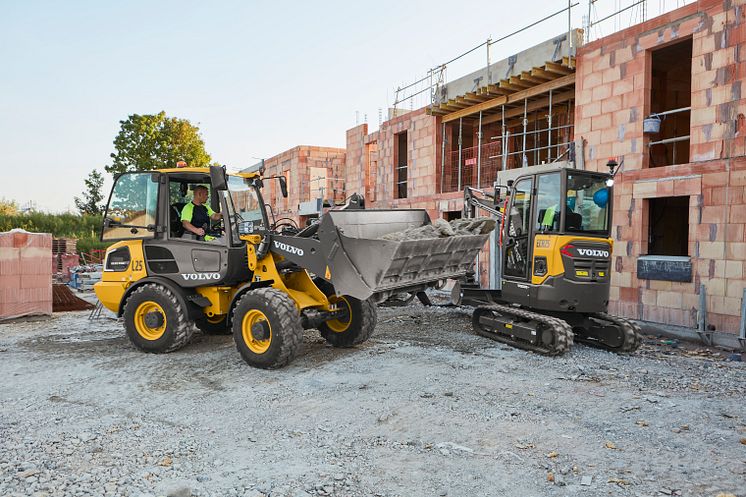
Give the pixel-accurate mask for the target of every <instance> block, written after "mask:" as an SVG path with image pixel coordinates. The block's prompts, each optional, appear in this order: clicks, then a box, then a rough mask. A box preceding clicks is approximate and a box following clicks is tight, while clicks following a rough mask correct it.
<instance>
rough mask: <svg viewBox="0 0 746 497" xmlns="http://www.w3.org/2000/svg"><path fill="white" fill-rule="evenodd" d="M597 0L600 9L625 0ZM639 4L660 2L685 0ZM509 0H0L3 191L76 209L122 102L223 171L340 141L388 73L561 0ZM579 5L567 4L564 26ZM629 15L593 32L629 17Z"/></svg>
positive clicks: (473, 41) (379, 104)
mask: <svg viewBox="0 0 746 497" xmlns="http://www.w3.org/2000/svg"><path fill="white" fill-rule="evenodd" d="M602 3H604V0H599V1H598V2H597V4H596V5H597V6H596V8H595V9H596V10H595V11H594V12H593V17H594V18H596V19H600V18H602V17H603V16H604V15H605V13H607V12H612V11H613V10H614V8H615V6H621V5H628V4H631V3H632V1H629V2H626V3H624V2H622V1H621V0H607V1H606V2H605V4H606V5H605V7H604V8H601V7H599V6H598V4H602ZM649 3H652V4H655V5H654V7H655V8H663V9H667V10H670V9H671V8H674V7H676V4H681V3H683V2H681V1H678V2H677V1H674V0H669V1H668V2H667V3H668V4H669V5H667V6H666V5H664V4H665V3H666V2H664V1H663V0H656V1H652V2H649ZM516 5H517V4H516V3H515V2H505V1H502V0H500V1H498V0H485V1H481V0H474V1H469V2H461V3H454V2H452V1H451V2H442V1H438V0H430V1H407V2H402V1H388V0H379V1H377V2H372V3H371V2H353V1H346V2H337V1H323V0H319V1H316V2H309V1H294V0H289V1H287V2H255V1H249V0H244V1H228V0H226V1H223V0H215V1H212V2H197V1H195V2H190V1H184V0H182V1H178V2H177V1H159V0H150V1H127V2H101V1H90V2H86V1H76V0H67V1H65V2H59V1H54V2H53V1H50V2H43V1H20V0H0V170H2V172H3V181H2V182H0V199H5V200H14V201H16V202H17V203H18V204H19V205H20V206H22V207H23V206H26V205H29V203H32V204H33V205H34V206H35V208H36V209H38V210H43V211H48V212H62V211H67V210H71V211H74V201H73V197H74V196H76V195H77V196H80V195H81V194H82V192H83V190H84V185H83V180H84V179H85V177H86V176H87V175H88V174H89V173H90V172H91V171H92V170H93V169H98V170H99V171H100V172H102V173H103V172H104V166H106V165H108V164H110V161H111V159H110V154H111V153H112V152H113V151H114V148H113V140H114V137H115V136H116V134H117V132H118V130H119V126H120V121H122V120H125V119H127V116H129V115H131V114H154V113H157V112H160V111H161V110H163V111H165V112H166V114H167V115H169V116H174V117H179V118H184V119H188V120H190V121H191V122H192V123H193V124H196V125H197V126H199V128H200V131H201V134H202V137H203V139H204V142H205V148H206V150H207V152H208V153H209V154H211V155H212V157H213V159H214V160H216V161H218V162H219V163H221V164H226V165H227V166H228V167H229V168H232V169H238V168H242V167H246V166H248V165H251V164H254V163H256V162H257V159H256V158H261V157H264V158H266V157H271V156H273V155H276V154H278V153H280V152H282V151H284V150H287V149H289V148H292V147H294V146H296V145H319V146H330V147H344V146H345V131H346V130H347V129H349V128H351V127H353V126H355V125H356V124H358V123H362V122H364V120H365V117H366V115H367V121H368V123H369V129H370V130H371V131H372V130H374V129H376V128H377V127H378V119H379V117H378V116H379V109H382V112H383V115H384V120H385V116H386V109H387V108H389V107H390V106H391V105H392V103H393V101H394V98H395V90H396V88H397V87H399V86H405V85H407V84H408V83H411V82H413V81H415V80H417V79H419V78H421V77H422V76H424V75H425V74H427V71H428V69H430V68H432V67H435V66H437V65H439V64H441V63H443V62H445V61H448V60H450V59H452V58H454V57H456V56H458V55H459V54H462V53H463V52H465V51H467V50H469V49H470V48H472V47H475V46H476V45H478V44H480V43H482V42H483V41H485V40H486V39H487V38H488V37H491V39H493V40H494V39H497V38H500V37H502V36H504V35H506V34H509V33H511V32H513V31H516V30H518V29H520V28H522V27H524V26H526V25H528V24H531V23H532V22H534V21H537V20H539V19H541V18H542V17H544V16H546V15H549V14H552V13H554V12H557V11H558V10H560V9H562V8H564V7H566V6H567V3H566V2H563V1H562V0H536V1H527V2H524V6H525V8H515V6H516ZM587 5H588V3H587V0H581V4H580V5H579V6H578V7H576V8H574V9H573V10H572V11H573V14H572V17H573V27H581V26H582V19H581V16H582V15H584V14H587V8H588V7H587ZM649 10H652V9H651V8H650V7H649ZM633 15H638V14H633V13H632V11H630V12H629V16H627V17H625V18H624V19H620V20H618V21H617V20H611V21H607V22H606V23H604V25H603V26H599V28H598V29H597V31H598V30H602V31H598V32H597V33H596V34H608V33H610V32H613V31H614V30H615V29H616V28H617V27H626V25H629V19H630V16H633ZM567 22H568V18H567V14H563V15H558V16H555V17H554V18H552V19H551V20H549V21H546V22H543V23H541V24H539V25H538V26H536V27H534V28H531V29H529V30H526V31H524V32H523V33H521V34H519V35H516V36H513V37H511V38H509V39H507V40H505V41H502V42H500V43H497V44H495V45H493V46H492V49H491V58H492V60H493V61H496V60H499V59H502V58H505V57H507V56H509V55H511V54H513V53H516V52H519V51H521V50H524V49H526V48H529V47H531V46H533V45H535V44H538V43H540V42H542V41H545V40H547V39H550V38H553V37H555V36H557V35H559V34H561V33H563V32H566V31H567ZM616 23H620V24H625V23H626V24H625V25H624V26H618V25H615V24H616ZM603 30H605V33H604V32H603ZM485 63H486V52H485V51H484V50H482V49H480V50H477V51H475V52H474V53H473V54H471V55H470V56H468V57H464V58H463V59H461V60H460V61H459V62H457V63H454V64H452V65H451V66H449V69H448V77H449V79H451V80H452V79H456V78H458V77H460V76H463V75H465V74H468V73H470V72H473V71H475V70H477V69H479V68H481V67H483V66H484V64H485ZM407 105H410V104H408V103H406V104H405V107H406V106H407ZM413 105H414V104H413ZM422 105H424V103H422V104H421V102H417V103H416V105H415V108H416V107H420V106H422ZM106 176H107V183H106V185H105V188H106V192H105V194H106V196H108V190H109V188H110V185H111V181H110V180H109V178H108V176H109V175H108V174H106Z"/></svg>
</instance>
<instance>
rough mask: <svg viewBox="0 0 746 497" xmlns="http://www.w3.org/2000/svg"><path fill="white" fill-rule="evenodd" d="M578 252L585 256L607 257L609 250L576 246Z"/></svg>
mask: <svg viewBox="0 0 746 497" xmlns="http://www.w3.org/2000/svg"><path fill="white" fill-rule="evenodd" d="M578 254H580V255H583V256H585V257H605V258H607V259H608V257H609V251H608V250H596V249H587V248H578Z"/></svg>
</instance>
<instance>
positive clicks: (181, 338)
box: [125, 283, 196, 354]
mask: <svg viewBox="0 0 746 497" xmlns="http://www.w3.org/2000/svg"><path fill="white" fill-rule="evenodd" d="M148 288H149V289H151V290H153V291H154V292H156V293H160V294H161V295H162V296H163V297H164V298H165V299H166V300H168V303H169V305H170V306H171V308H172V309H173V310H174V312H176V315H177V321H176V331H175V333H174V335H175V336H174V341H173V342H172V343H171V345H169V346H168V347H167V348H165V349H163V350H146V351H145V352H150V353H153V354H167V353H169V352H174V351H176V350H179V349H180V348H182V347H184V346H185V345H186V344H188V343H189V341H190V340H191V339H192V335H194V332H195V330H196V328H195V326H194V323H192V322H191V321H189V318H188V317H187V313H186V310H184V309H182V308H181V305H180V304H179V300H178V299H177V298H176V295H174V294H173V293H172V292H171V290H169V289H168V288H166V287H164V286H161V285H158V284H156V283H147V284H145V285H142V286H141V287H139V288H136V289H135V291H133V292H132V295H130V297H128V298H127V300H129V299H130V298H131V297H132V296H134V295H136V294H138V293H143V292H144V291H145V290H146V289H148ZM125 305H126V302H125Z"/></svg>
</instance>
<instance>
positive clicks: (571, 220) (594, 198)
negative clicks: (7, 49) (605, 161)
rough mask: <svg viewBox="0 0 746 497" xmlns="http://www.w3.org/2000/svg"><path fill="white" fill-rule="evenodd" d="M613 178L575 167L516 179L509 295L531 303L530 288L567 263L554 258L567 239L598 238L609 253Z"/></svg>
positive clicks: (507, 248)
mask: <svg viewBox="0 0 746 497" xmlns="http://www.w3.org/2000/svg"><path fill="white" fill-rule="evenodd" d="M608 179H609V176H608V175H606V174H601V173H594V172H588V171H580V170H576V169H571V168H561V169H558V170H554V171H548V172H540V173H535V174H528V175H522V176H518V177H516V178H515V180H514V181H513V183H512V186H511V187H510V188H509V192H510V197H509V204H508V206H507V210H506V213H507V216H506V219H505V226H504V228H503V229H504V232H503V259H502V268H501V269H502V275H503V282H504V283H503V292H504V293H506V294H507V295H508V296H510V297H511V298H513V299H515V301H516V302H519V303H522V304H525V305H530V298H531V288H530V286H529V284H531V283H534V284H537V283H539V282H543V281H544V279H545V278H546V277H548V276H549V275H550V273H552V272H554V273H557V269H556V266H557V265H560V266H561V262H562V259H561V257H559V256H555V255H554V254H555V253H557V254H558V253H560V252H561V249H563V247H564V246H565V245H566V244H567V243H568V242H567V240H572V239H580V240H585V242H587V243H589V244H590V245H589V246H594V247H595V245H594V243H595V241H596V240H598V244H599V247H600V246H602V245H603V246H605V247H607V249H608V247H609V245H608V238H609V226H610V221H611V197H612V193H611V188H610V187H607V185H606V181H607V180H608ZM562 253H564V252H562ZM607 273H608V272H604V273H603V275H604V277H608V274H607Z"/></svg>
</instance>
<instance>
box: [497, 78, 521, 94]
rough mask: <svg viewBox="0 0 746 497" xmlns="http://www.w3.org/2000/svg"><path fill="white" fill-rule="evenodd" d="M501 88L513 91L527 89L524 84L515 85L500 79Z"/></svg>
mask: <svg viewBox="0 0 746 497" xmlns="http://www.w3.org/2000/svg"><path fill="white" fill-rule="evenodd" d="M500 88H503V89H506V90H511V91H513V92H516V91H521V90H525V88H524V87H522V86H515V85H513V84H511V83H509V82H508V81H507V80H502V81H500Z"/></svg>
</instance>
